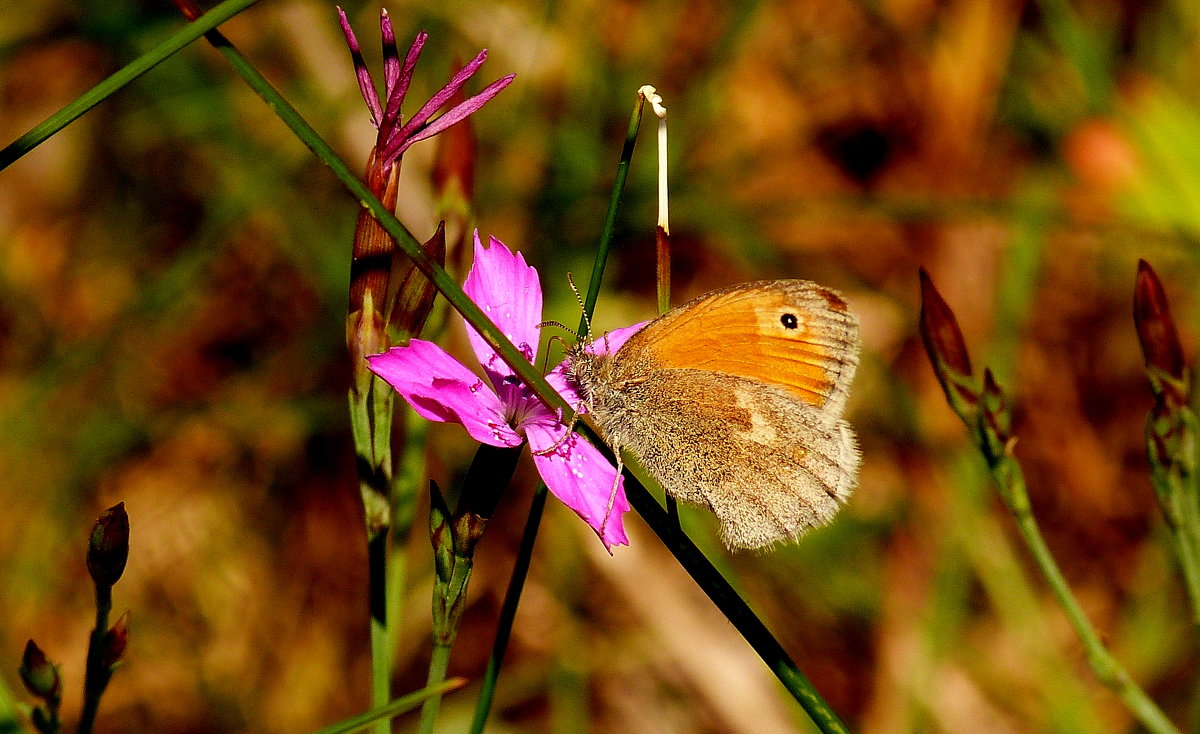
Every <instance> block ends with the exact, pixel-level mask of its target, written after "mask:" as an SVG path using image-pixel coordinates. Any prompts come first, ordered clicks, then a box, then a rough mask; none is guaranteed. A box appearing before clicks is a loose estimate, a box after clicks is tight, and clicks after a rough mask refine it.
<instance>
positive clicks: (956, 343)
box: [920, 268, 979, 423]
mask: <svg viewBox="0 0 1200 734" xmlns="http://www.w3.org/2000/svg"><path fill="white" fill-rule="evenodd" d="M920 279H921V317H920V330H921V341H923V342H924V343H925V351H926V352H927V353H928V354H929V362H930V364H932V365H933V372H934V374H935V375H937V378H938V382H940V383H941V384H942V390H943V391H944V392H945V393H946V401H947V402H949V403H950V407H951V408H952V409H953V410H954V412H955V413H957V414H958V415H959V417H960V418H962V419H963V420H964V421H967V422H968V423H969V422H970V421H971V420H972V419H971V417H970V416H971V413H972V412H973V411H974V410H975V407H976V405H977V404H978V402H979V387H978V385H977V383H976V381H975V378H974V376H973V375H972V373H971V358H970V356H969V355H968V354H967V344H966V342H965V341H964V340H963V335H962V330H961V329H960V328H959V327H958V319H957V318H955V316H954V312H953V311H951V310H950V306H949V305H947V304H946V301H945V300H943V299H942V296H941V294H940V293H938V291H937V288H935V287H934V285H933V280H932V279H930V277H929V273H927V272H926V271H925V268H921V270H920Z"/></svg>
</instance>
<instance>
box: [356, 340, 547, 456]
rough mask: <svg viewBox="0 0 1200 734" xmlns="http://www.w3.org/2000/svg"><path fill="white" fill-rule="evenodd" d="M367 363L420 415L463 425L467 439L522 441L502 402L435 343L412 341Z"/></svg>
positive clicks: (502, 442)
mask: <svg viewBox="0 0 1200 734" xmlns="http://www.w3.org/2000/svg"><path fill="white" fill-rule="evenodd" d="M367 362H368V363H369V364H370V366H371V371H372V372H374V373H375V374H377V375H379V376H380V377H382V378H383V379H384V380H386V381H387V382H388V384H390V385H391V386H392V387H393V388H395V389H396V392H398V393H400V396H401V397H403V398H404V399H405V400H406V401H408V404H409V405H411V406H412V408H413V410H415V411H416V412H417V414H418V415H420V416H421V417H422V418H426V419H428V420H431V421H437V422H439V423H461V424H462V426H463V427H464V428H466V429H467V433H469V434H470V435H471V438H473V439H475V440H476V441H479V442H480V443H486V444H489V445H491V446H520V445H521V444H522V443H523V442H524V440H525V439H524V438H522V437H521V436H520V435H519V434H518V433H517V432H516V431H514V430H513V429H512V427H511V426H509V424H508V417H507V415H506V413H507V411H506V406H504V405H503V404H502V403H501V401H500V398H499V397H498V396H497V395H496V393H495V392H493V391H492V390H491V389H489V388H488V387H487V386H486V385H485V384H484V383H483V380H481V379H480V378H479V376H477V375H476V374H475V373H474V372H471V370H469V369H467V368H466V367H465V366H464V365H463V364H462V363H461V362H459V361H458V360H456V359H455V358H454V357H451V356H450V355H449V354H447V353H446V352H445V351H443V350H442V348H441V347H439V346H438V345H436V344H434V343H432V342H427V341H423V340H421V339H412V340H410V341H409V343H408V346H404V347H395V348H393V349H391V350H389V351H387V352H384V353H383V354H376V355H373V356H370V357H367Z"/></svg>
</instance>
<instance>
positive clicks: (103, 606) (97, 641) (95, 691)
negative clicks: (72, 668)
mask: <svg viewBox="0 0 1200 734" xmlns="http://www.w3.org/2000/svg"><path fill="white" fill-rule="evenodd" d="M111 611H112V587H111V586H109V585H107V584H96V627H95V628H94V629H93V630H92V636H91V638H90V639H89V640H88V651H87V666H86V668H85V670H84V673H83V711H82V713H80V715H79V729H78V730H77V731H78V732H79V734H89V732H91V731H92V726H93V725H94V724H95V723H96V712H97V711H99V710H100V697H101V696H103V695H104V689H105V688H107V687H108V681H109V679H110V678H112V670H111V669H110V668H109V667H108V666H106V665H105V664H104V663H103V661H102V660H101V659H100V656H101V651H102V650H103V647H104V635H105V634H106V633H107V632H108V615H109V612H111Z"/></svg>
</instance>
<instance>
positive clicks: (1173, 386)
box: [1133, 260, 1189, 405]
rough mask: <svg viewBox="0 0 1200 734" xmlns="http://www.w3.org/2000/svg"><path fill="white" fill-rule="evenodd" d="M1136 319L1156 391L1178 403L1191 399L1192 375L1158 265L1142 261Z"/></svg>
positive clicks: (1147, 368)
mask: <svg viewBox="0 0 1200 734" xmlns="http://www.w3.org/2000/svg"><path fill="white" fill-rule="evenodd" d="M1133 322H1134V325H1135V327H1136V328H1137V335H1138V341H1139V342H1140V343H1141V346H1142V355H1143V357H1145V360H1146V370H1147V372H1148V373H1149V375H1150V382H1151V384H1152V386H1153V389H1154V392H1155V393H1160V392H1162V393H1166V395H1167V398H1168V399H1169V400H1171V401H1172V402H1174V403H1175V404H1176V405H1184V404H1186V403H1187V401H1188V398H1187V394H1188V392H1189V386H1188V382H1189V377H1188V371H1187V367H1186V365H1185V363H1184V359H1183V347H1182V346H1181V345H1180V343H1179V331H1178V330H1177V329H1176V328H1175V320H1174V319H1173V318H1171V311H1170V308H1169V306H1168V304H1167V294H1166V292H1165V291H1164V290H1163V287H1162V282H1161V281H1160V280H1159V279H1158V275H1157V274H1156V273H1155V272H1154V268H1152V267H1150V264H1149V263H1147V262H1146V261H1145V260H1139V261H1138V273H1137V281H1136V284H1135V286H1134V290H1133Z"/></svg>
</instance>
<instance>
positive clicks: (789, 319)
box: [779, 313, 800, 329]
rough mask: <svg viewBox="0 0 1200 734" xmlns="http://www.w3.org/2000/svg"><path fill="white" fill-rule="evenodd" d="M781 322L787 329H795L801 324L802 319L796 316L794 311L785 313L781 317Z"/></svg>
mask: <svg viewBox="0 0 1200 734" xmlns="http://www.w3.org/2000/svg"><path fill="white" fill-rule="evenodd" d="M779 323H781V324H783V328H785V329H794V328H796V327H797V326H799V325H800V320H799V319H797V318H796V314H794V313H785V314H784V315H782V316H780V317H779Z"/></svg>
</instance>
